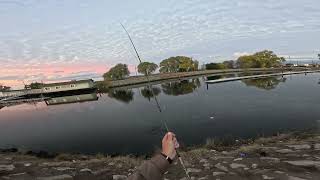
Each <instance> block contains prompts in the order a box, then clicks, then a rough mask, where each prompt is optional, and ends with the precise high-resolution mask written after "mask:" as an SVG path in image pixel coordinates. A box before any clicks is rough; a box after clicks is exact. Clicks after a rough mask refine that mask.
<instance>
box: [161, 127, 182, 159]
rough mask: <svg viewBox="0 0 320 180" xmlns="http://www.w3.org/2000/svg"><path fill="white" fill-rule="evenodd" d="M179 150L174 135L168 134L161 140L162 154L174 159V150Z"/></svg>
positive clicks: (175, 153)
mask: <svg viewBox="0 0 320 180" xmlns="http://www.w3.org/2000/svg"><path fill="white" fill-rule="evenodd" d="M177 148H179V143H178V141H177V139H176V135H175V134H173V133H172V132H168V133H167V134H166V135H165V136H164V137H163V139H162V154H164V155H166V156H168V157H169V158H170V159H174V158H175V157H176V155H177V152H176V149H177Z"/></svg>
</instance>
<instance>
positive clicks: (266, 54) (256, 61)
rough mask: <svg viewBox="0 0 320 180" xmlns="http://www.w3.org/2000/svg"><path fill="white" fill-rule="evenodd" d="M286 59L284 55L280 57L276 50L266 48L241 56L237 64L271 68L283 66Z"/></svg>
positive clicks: (247, 66)
mask: <svg viewBox="0 0 320 180" xmlns="http://www.w3.org/2000/svg"><path fill="white" fill-rule="evenodd" d="M284 61H285V59H284V58H283V57H278V56H277V55H276V54H274V52H272V51H269V50H264V51H260V52H257V53H255V54H253V55H246V56H241V57H239V58H238V60H237V65H238V67H240V68H271V67H279V66H281V63H283V62H284Z"/></svg>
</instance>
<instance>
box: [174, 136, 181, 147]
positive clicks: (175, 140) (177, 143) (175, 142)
mask: <svg viewBox="0 0 320 180" xmlns="http://www.w3.org/2000/svg"><path fill="white" fill-rule="evenodd" d="M173 142H174V147H175V149H177V148H179V147H180V144H179V142H178V141H177V139H176V138H174V140H173Z"/></svg>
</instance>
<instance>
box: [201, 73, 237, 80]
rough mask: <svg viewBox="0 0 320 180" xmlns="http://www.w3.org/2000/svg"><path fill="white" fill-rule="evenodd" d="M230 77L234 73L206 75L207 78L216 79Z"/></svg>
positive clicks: (233, 75)
mask: <svg viewBox="0 0 320 180" xmlns="http://www.w3.org/2000/svg"><path fill="white" fill-rule="evenodd" d="M231 77H236V74H223V75H222V74H220V75H214V76H208V77H207V80H208V81H210V80H217V79H222V78H231Z"/></svg>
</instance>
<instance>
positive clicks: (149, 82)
mask: <svg viewBox="0 0 320 180" xmlns="http://www.w3.org/2000/svg"><path fill="white" fill-rule="evenodd" d="M120 24H121V26H122V28H123V29H124V31H125V32H126V34H127V36H128V38H129V40H130V42H131V45H132V47H133V49H134V51H135V53H136V55H137V57H138V60H139V63H140V64H141V63H142V60H141V58H140V55H139V53H138V51H137V48H136V46H135V45H134V43H133V40H132V38H131V36H130V34H129V32H128V31H127V29H126V28H125V27H124V25H123V24H122V23H120ZM145 74H146V79H147V82H148V85H147V88H148V89H150V92H151V94H152V96H153V97H154V101H155V102H156V105H157V108H158V110H159V112H160V113H161V112H162V108H161V106H160V103H159V101H158V98H157V97H156V96H155V94H154V92H153V89H152V87H151V86H152V85H150V84H151V81H150V78H149V74H148V72H147V70H146V73H145ZM161 121H162V123H163V124H164V126H165V129H166V131H167V132H170V131H169V127H168V124H167V121H166V120H165V119H163V118H161ZM176 152H177V156H178V159H179V161H180V164H181V166H182V168H183V170H184V172H185V174H186V177H187V179H189V180H191V177H190V175H189V172H188V171H187V168H186V166H185V163H184V161H183V159H182V157H181V156H180V153H179V152H178V150H177V149H176Z"/></svg>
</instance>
